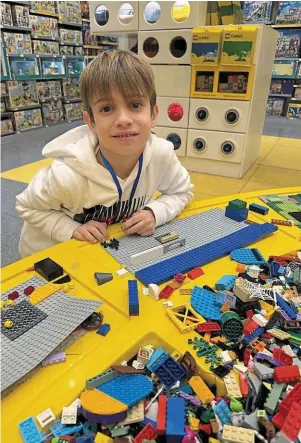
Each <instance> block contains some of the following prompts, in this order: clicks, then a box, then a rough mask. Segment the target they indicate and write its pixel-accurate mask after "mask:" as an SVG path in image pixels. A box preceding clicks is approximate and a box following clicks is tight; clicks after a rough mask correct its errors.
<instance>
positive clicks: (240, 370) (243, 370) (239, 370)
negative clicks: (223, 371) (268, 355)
mask: <svg viewBox="0 0 301 443" xmlns="http://www.w3.org/2000/svg"><path fill="white" fill-rule="evenodd" d="M233 371H234V372H236V373H237V374H239V373H241V374H245V373H246V372H248V368H246V367H245V366H243V365H234V366H233Z"/></svg>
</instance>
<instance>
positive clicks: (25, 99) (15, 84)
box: [6, 80, 39, 109]
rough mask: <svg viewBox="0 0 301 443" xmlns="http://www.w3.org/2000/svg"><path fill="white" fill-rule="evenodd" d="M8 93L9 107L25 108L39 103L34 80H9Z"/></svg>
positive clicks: (7, 101)
mask: <svg viewBox="0 0 301 443" xmlns="http://www.w3.org/2000/svg"><path fill="white" fill-rule="evenodd" d="M7 93H8V98H6V103H7V108H12V109H15V108H25V107H27V106H32V105H38V104H39V99H38V93H37V85H36V82H35V81H33V80H24V81H8V82H7Z"/></svg>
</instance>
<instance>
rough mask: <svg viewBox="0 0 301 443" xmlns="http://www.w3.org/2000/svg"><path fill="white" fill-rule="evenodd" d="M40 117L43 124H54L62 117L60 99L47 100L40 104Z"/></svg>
mask: <svg viewBox="0 0 301 443" xmlns="http://www.w3.org/2000/svg"><path fill="white" fill-rule="evenodd" d="M42 118H43V124H44V125H45V126H49V125H55V124H57V123H59V122H61V121H62V120H63V119H64V114H63V105H62V101H61V100H48V101H46V102H45V103H43V105H42Z"/></svg>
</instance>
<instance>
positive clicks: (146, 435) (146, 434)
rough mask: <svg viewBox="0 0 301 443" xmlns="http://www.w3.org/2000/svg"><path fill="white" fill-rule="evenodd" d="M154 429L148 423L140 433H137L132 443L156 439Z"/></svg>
mask: <svg viewBox="0 0 301 443" xmlns="http://www.w3.org/2000/svg"><path fill="white" fill-rule="evenodd" d="M157 435H158V434H157V432H156V429H155V428H154V427H153V426H152V425H151V424H150V423H148V424H147V425H146V426H145V427H144V428H143V429H142V431H140V432H139V434H138V435H137V436H136V438H134V440H133V442H134V443H142V441H143V440H155V438H156V437H157Z"/></svg>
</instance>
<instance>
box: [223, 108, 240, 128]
mask: <svg viewBox="0 0 301 443" xmlns="http://www.w3.org/2000/svg"><path fill="white" fill-rule="evenodd" d="M238 118H239V115H238V112H237V111H235V110H233V109H230V110H229V111H227V112H226V122H227V123H230V124H232V125H233V124H234V123H236V122H237V120H238Z"/></svg>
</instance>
